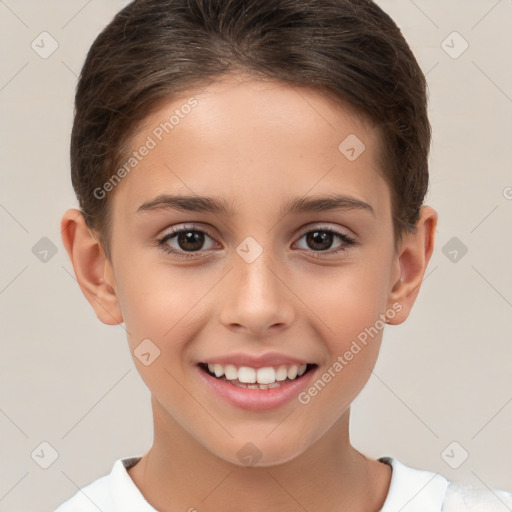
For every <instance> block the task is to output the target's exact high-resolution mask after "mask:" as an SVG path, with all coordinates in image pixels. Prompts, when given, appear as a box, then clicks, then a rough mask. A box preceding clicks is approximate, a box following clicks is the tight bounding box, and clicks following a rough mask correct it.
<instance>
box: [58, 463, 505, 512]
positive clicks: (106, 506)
mask: <svg viewBox="0 0 512 512" xmlns="http://www.w3.org/2000/svg"><path fill="white" fill-rule="evenodd" d="M139 460H140V457H128V458H125V459H118V460H116V462H115V463H114V466H113V468H112V471H111V472H110V474H108V475H105V476H102V477H101V478H98V479H97V480H95V481H94V482H92V483H91V484H89V485H87V486H85V487H84V488H83V489H81V490H80V491H78V492H77V493H76V494H75V495H74V496H72V497H71V498H70V499H69V500H68V501H66V502H65V503H63V504H62V505H60V507H58V508H57V509H56V510H55V512H98V510H101V511H102V512H158V511H157V510H156V509H155V508H153V507H152V506H151V505H150V504H149V503H148V502H147V501H146V500H145V499H144V496H143V495H142V493H141V492H140V491H139V489H138V487H137V486H136V485H135V483H134V482H133V480H132V479H131V477H130V475H129V474H128V471H127V469H129V468H130V467H131V466H133V465H134V464H135V463H137V462H138V461H139ZM378 460H380V461H381V462H384V463H386V464H389V465H390V466H391V468H392V475H391V484H390V487H389V492H388V496H387V498H386V501H385V503H384V506H383V507H382V508H381V510H380V511H379V512H399V511H400V512H509V511H510V510H512V493H509V492H506V491H502V490H488V491H487V490H477V489H474V488H471V487H468V486H463V485H460V484H456V483H452V482H449V481H448V480H447V479H446V478H445V477H443V476H441V475H440V474H438V473H432V472H430V471H424V470H420V469H415V468H411V467H408V466H406V465H404V464H402V463H401V462H399V461H398V460H396V459H393V458H391V457H381V458H379V459H378Z"/></svg>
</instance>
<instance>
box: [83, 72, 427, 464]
mask: <svg viewBox="0 0 512 512" xmlns="http://www.w3.org/2000/svg"><path fill="white" fill-rule="evenodd" d="M192 96H193V98H194V100H191V99H190V98H191V97H192ZM187 102H188V103H187ZM185 105H189V106H188V107H186V106H185ZM176 111H177V112H176ZM173 115H174V117H172V116H173ZM166 123H167V124H166ZM344 141H345V142H344ZM363 144H364V146H363ZM340 145H341V146H340ZM144 147H146V148H147V149H146V150H145V149H143V148H144ZM131 149H132V151H135V152H137V155H135V156H134V158H136V160H137V163H136V165H133V168H132V169H131V170H130V172H129V175H127V176H126V177H125V178H124V179H123V180H122V182H121V183H120V184H119V185H118V186H117V187H116V189H115V190H114V191H113V192H110V193H112V194H113V196H112V203H111V207H112V215H113V217H112V219H113V231H112V239H111V249H112V262H111V263H110V262H108V261H106V262H105V274H104V275H105V279H106V283H107V284H109V285H111V286H112V296H111V298H109V299H106V298H105V302H104V304H103V308H100V307H99V306H98V302H97V301H95V304H96V308H98V309H97V312H98V316H100V318H102V316H101V315H103V313H102V312H101V311H105V310H107V309H108V310H109V311H110V317H108V318H107V317H105V316H104V317H103V320H104V321H105V322H107V323H115V322H113V321H112V322H111V321H109V318H110V319H112V318H114V317H115V318H117V321H124V323H125V326H126V330H127V331H128V333H129V334H128V340H129V345H130V349H131V351H132V354H133V357H134V362H135V365H136V367H137V369H138V371H139V372H140V375H141V377H142V379H143V380H144V382H145V383H146V385H147V386H148V388H149V390H150V391H151V393H152V402H153V408H154V417H155V424H158V425H165V426H166V428H167V429H168V431H170V432H172V431H174V432H180V435H182V436H183V435H185V436H188V437H190V438H191V439H193V440H194V442H196V443H197V444H198V446H201V447H203V448H205V449H206V450H207V451H208V452H210V453H213V454H215V455H217V456H218V457H220V458H222V459H224V460H226V461H229V462H232V463H235V464H238V465H242V464H243V463H244V461H245V460H248V459H245V458H244V457H245V456H246V455H248V456H253V460H254V461H255V462H256V459H259V462H258V464H260V465H269V464H276V463H280V462H285V461H288V460H291V459H293V458H295V457H297V456H299V455H300V454H302V453H304V452H306V451H307V450H308V449H309V448H311V447H312V446H314V445H315V443H317V442H318V441H319V440H320V439H321V438H322V437H323V436H325V434H326V433H327V432H329V431H335V430H336V429H342V428H346V425H347V420H348V414H349V406H350V404H351V402H352V401H353V400H354V398H355V397H356V396H357V395H358V393H359V392H360V391H361V389H362V388H363V386H364V385H365V384H366V382H367V380H368V378H369V376H370V374H371V371H372V369H373V367H374V364H375V362H376V359H377V355H378V351H379V346H380V343H381V337H382V332H383V331H382V328H383V326H384V320H385V316H386V315H387V318H388V320H389V321H390V322H389V323H400V322H401V321H403V320H404V319H405V317H406V316H407V314H408V311H409V309H410V306H412V302H413V301H414V297H415V293H417V287H418V286H419V283H420V282H421V275H422V272H423V271H424V267H425V266H426V262H428V257H429V254H427V256H425V247H424V245H422V243H423V242H421V243H420V242H418V237H416V238H414V239H413V238H411V244H410V251H409V252H402V253H400V252H396V251H395V248H394V238H393V223H392V211H391V199H390V191H389V188H388V185H387V184H386V182H385V180H384V179H383V178H382V176H381V172H382V169H381V168H380V167H379V164H380V160H379V159H380V157H379V134H378V132H377V131H376V130H375V129H374V128H373V127H372V126H371V125H370V124H369V123H367V122H365V121H363V120H361V119H360V118H358V117H356V116H355V115H353V114H351V112H350V110H348V109H345V108H342V107H341V106H339V105H337V106H335V105H334V104H333V103H331V102H329V100H328V99H327V98H325V97H323V96H321V95H320V94H319V93H318V92H316V91H314V90H311V89H306V88H302V87H293V86H290V85H285V84H281V83H276V82H266V83H263V82H259V81H255V80H254V79H251V78H249V77H245V78H242V79H240V77H235V76H230V77H223V78H222V79H221V80H219V81H218V82H216V83H214V84H212V85H210V86H209V87H207V88H205V89H202V90H201V91H198V92H197V93H194V94H193V95H192V94H190V95H183V97H182V98H180V99H176V100H173V101H172V102H170V103H168V104H166V105H165V106H164V107H162V108H160V109H159V110H158V111H156V112H155V113H153V114H152V115H151V116H150V117H149V118H148V119H146V121H145V122H144V126H143V127H141V129H140V130H139V131H138V132H137V134H136V136H135V137H134V138H133V140H132V141H131ZM131 164H134V161H132V162H131ZM131 164H130V165H131ZM171 196H182V199H181V200H180V201H176V200H175V201H174V207H172V204H171V203H172V199H171ZM205 197H208V198H209V199H208V200H206V199H200V198H205ZM321 199H325V201H323V202H322V201H320V200H321ZM334 199H336V200H337V201H338V202H337V203H336V202H335V201H334ZM312 201H317V202H316V203H312ZM296 202H297V203H296ZM295 203H296V206H297V208H295V209H294V210H290V209H289V207H290V205H292V204H295ZM301 204H302V206H305V205H307V204H310V205H313V206H315V205H316V208H315V207H313V208H309V209H308V208H305V209H302V210H301V209H300V206H301ZM335 204H337V206H335ZM180 205H181V207H179V206H180ZM213 205H215V208H212V206H213ZM218 206H223V207H225V210H226V211H224V210H221V209H219V208H218ZM431 215H432V214H431ZM434 228H435V226H434V227H431V231H432V230H433V229H434ZM173 230H183V231H182V233H181V234H179V233H178V234H175V235H174V236H173V232H172V231H173ZM411 236H412V235H411ZM420 238H424V237H420ZM159 240H160V242H159ZM406 240H408V239H407V238H406ZM159 244H160V245H159ZM414 244H416V245H417V246H418V247H419V249H418V250H416V252H414V250H415V249H414V247H416V246H414ZM420 246H421V247H420ZM402 247H404V246H402ZM427 252H428V248H427ZM414 290H416V291H414ZM109 300H110V302H108V301H109ZM91 303H92V302H91ZM93 305H94V304H93ZM100 310H101V311H100ZM207 364H210V365H211V366H210V369H211V370H212V371H213V372H215V370H217V372H218V373H219V374H220V373H221V372H222V373H224V375H223V376H222V377H220V378H217V377H215V376H213V375H211V374H209V373H208V372H207V366H206V365H207ZM214 364H217V365H218V366H213V365H214ZM306 364H307V367H306V371H305V373H303V375H302V376H299V377H298V378H295V379H293V377H294V374H295V373H296V372H297V371H298V372H299V373H302V372H304V365H306ZM241 367H244V369H242V370H240V368H241ZM280 367H281V368H280ZM262 368H267V369H265V370H262ZM268 368H272V369H273V370H269V369H268ZM294 368H296V369H294ZM258 370H261V371H258ZM234 372H235V373H234ZM255 374H256V376H257V377H258V379H259V380H260V381H262V382H265V383H267V384H266V385H267V386H268V389H260V388H259V386H258V385H257V384H254V386H251V387H249V388H248V387H247V384H245V387H240V386H237V385H235V384H237V383H239V381H236V380H234V379H235V378H237V377H239V378H240V380H249V381H250V380H251V379H253V378H254V376H255ZM284 376H286V380H285V381H282V380H279V379H282V378H283V377H284ZM290 376H291V377H292V378H289V377H290ZM227 377H228V378H229V379H228V378H227ZM276 378H277V379H278V380H277V381H276V380H275V379H276ZM315 383H316V385H315ZM256 387H257V389H255V388H256ZM262 387H263V388H264V387H265V385H264V386H262ZM248 443H251V444H248Z"/></svg>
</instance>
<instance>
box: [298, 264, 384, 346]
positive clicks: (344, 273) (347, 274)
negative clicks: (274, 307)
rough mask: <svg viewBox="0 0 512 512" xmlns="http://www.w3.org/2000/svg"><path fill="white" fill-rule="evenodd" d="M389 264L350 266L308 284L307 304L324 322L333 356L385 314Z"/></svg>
mask: <svg viewBox="0 0 512 512" xmlns="http://www.w3.org/2000/svg"><path fill="white" fill-rule="evenodd" d="M385 268H386V263H385V262H382V263H376V264H374V265H368V264H367V262H365V264H364V265H363V264H357V263H354V264H351V265H347V266H345V267H339V268H337V269H332V268H331V269H329V271H328V272H325V273H323V274H322V273H318V272H317V273H316V274H315V276H314V278H311V279H308V280H307V294H306V295H305V297H307V304H308V306H310V308H311V310H312V311H313V312H314V313H315V314H316V315H317V316H318V318H320V319H321V320H322V324H323V326H324V335H325V339H326V340H330V341H329V345H330V347H331V352H333V351H334V352H336V353H332V354H331V355H332V356H337V355H339V354H340V352H342V351H345V350H346V348H345V347H346V346H347V345H350V342H351V341H352V340H353V339H356V338H357V336H358V335H359V334H360V333H361V332H364V330H365V329H366V328H370V327H371V326H373V325H374V324H375V322H376V321H377V320H378V319H379V315H380V314H381V313H384V312H385V308H386V304H387V292H388V290H387V287H388V276H387V274H386V273H385V272H384V269H385Z"/></svg>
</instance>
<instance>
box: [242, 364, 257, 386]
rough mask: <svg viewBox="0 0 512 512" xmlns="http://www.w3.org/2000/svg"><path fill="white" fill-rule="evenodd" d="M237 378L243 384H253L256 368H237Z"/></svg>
mask: <svg viewBox="0 0 512 512" xmlns="http://www.w3.org/2000/svg"><path fill="white" fill-rule="evenodd" d="M238 380H239V381H240V382H243V383H244V384H254V383H255V382H256V370H255V369H254V368H249V367H248V366H241V367H240V368H238Z"/></svg>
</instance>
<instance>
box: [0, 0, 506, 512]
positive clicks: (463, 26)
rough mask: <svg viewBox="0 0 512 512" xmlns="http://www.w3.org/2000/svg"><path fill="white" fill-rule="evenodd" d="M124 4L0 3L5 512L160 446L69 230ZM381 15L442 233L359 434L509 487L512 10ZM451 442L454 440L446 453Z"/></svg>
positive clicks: (375, 450) (359, 407)
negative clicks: (79, 138)
mask: <svg viewBox="0 0 512 512" xmlns="http://www.w3.org/2000/svg"><path fill="white" fill-rule="evenodd" d="M126 3H127V2H126V1H124V0H123V1H121V0H109V1H108V2H107V1H100V0H90V1H85V0H66V1H55V0H52V1H50V0H45V1H41V0H24V1H22V0H4V1H2V0H0V38H1V39H0V43H1V44H0V52H1V61H0V62H1V69H0V109H1V110H0V112H1V113H0V116H1V117H0V119H1V122H0V130H1V131H0V147H1V175H0V176H1V188H0V225H1V229H2V231H1V234H2V236H1V238H0V244H1V245H0V250H1V254H2V264H1V265H0V308H1V317H0V319H1V324H0V329H1V331H0V335H1V352H0V354H1V357H0V390H1V392H0V393H1V394H0V453H1V461H2V466H1V467H2V469H1V470H0V511H7V510H8V511H10V512H18V511H23V512H27V511H36V510H37V511H43V512H44V511H52V510H53V509H54V508H55V507H56V506H57V505H58V504H60V503H61V502H62V501H64V500H65V499H67V498H68V497H70V496H71V495H72V494H74V493H75V492H76V491H77V490H78V489H79V488H80V487H83V486H84V485H86V484H88V483H89V482H91V481H92V480H94V479H96V478H98V477H99V476H101V475H103V474H106V473H108V472H110V470H111V467H112V464H113V462H114V461H115V460H116V459H117V458H120V457H127V456H130V455H142V454H143V453H144V452H145V451H146V450H147V449H149V447H150V445H151V442H152V423H151V410H150V403H149V398H150V397H149V392H148V391H147V389H146V388H145V386H144V384H143V382H142V380H141V379H140V377H139V375H138V373H137V371H136V369H135V366H134V364H133V362H132V359H131V357H130V354H129V350H128V348H127V342H126V339H125V332H124V329H123V327H122V326H116V327H109V326H105V325H103V324H101V323H100V322H99V320H97V318H96V316H95V315H94V312H93V310H92V308H91V307H90V306H89V304H88V303H87V301H86V299H85V298H84V297H83V295H82V293H81V291H80V289H79V287H78V285H77V283H76V280H75V278H74V274H73V271H72V267H71V264H70V262H69V261H68V258H67V254H66V253H65V250H64V247H63V245H62V242H61V238H60V226H59V224H60V218H61V215H62V213H63V212H64V211H65V210H66V209H67V208H69V207H75V206H76V205H77V203H76V200H75V197H74V194H73V190H72V187H71V181H70V176H69V157H68V152H69V136H70V130H71V123H72V114H73V105H72V103H73V95H74V88H75V84H76V80H77V75H78V73H79V71H80V69H81V66H82V64H83V61H84V58H85V55H86V52H87V50H88V48H89V46H90V45H91V43H92V42H93V40H94V38H95V37H96V35H97V34H98V33H99V31H100V30H101V29H102V28H103V27H104V26H105V25H106V24H107V23H108V22H109V21H110V19H111V17H112V16H113V15H114V14H115V13H116V12H117V11H118V10H119V9H120V8H121V7H122V6H124V5H125V4H126ZM379 4H380V5H381V6H382V7H383V8H384V9H385V10H386V11H387V12H388V13H389V14H390V15H391V16H392V17H393V18H394V19H395V20H396V22H397V23H398V25H399V26H400V27H401V29H402V31H403V32H404V35H405V36H406V38H407V39H408V41H409V43H410V45H411V46H412V48H413V51H414V52H415V54H416V56H417V58H418V60H419V62H420V65H421V66H422V69H423V70H424V71H425V73H427V79H428V82H429V88H430V115H431V122H432V126H433V129H434V141H433V147H432V155H431V192H430V194H429V196H428V200H427V203H428V204H430V205H431V206H433V207H434V208H436V209H437V211H438V213H439V217H440V223H439V228H438V238H437V246H436V249H435V252H434V255H433V258H432V260H431V263H430V265H429V269H428V270H427V274H426V277H425V281H424V284H423V288H422V291H421V293H420V296H419V298H418V300H417V304H416V306H415V309H414V310H413V313H412V315H411V316H410V318H409V320H408V321H407V322H406V323H405V324H403V325H401V326H396V327H394V326H391V327H388V328H386V331H385V336H384V343H383V349H382V352H381V355H380V359H379V362H378V364H377V367H376V368H375V373H374V375H373V376H372V378H371V380H370V382H369V383H368V385H367V386H366V388H365V389H364V390H363V392H362V394H361V395H360V396H359V397H358V399H357V400H356V403H355V404H354V406H353V418H352V424H351V431H352V440H353V443H354V445H355V446H356V447H357V448H358V449H360V450H361V451H363V452H364V453H367V454H368V455H370V456H373V457H379V456H382V455H390V456H393V457H396V458H398V459H399V460H401V461H402V462H404V463H406V464H408V465H411V466H414V467H420V468H424V469H429V470H432V471H436V472H440V473H442V474H444V475H445V476H447V477H448V478H450V479H453V480H460V479H465V480H467V481H469V482H471V483H474V484H475V485H477V486H479V487H486V486H491V487H500V488H504V489H507V490H512V442H511V437H510V432H511V431H512V429H511V426H512V372H511V356H512V340H511V338H512V337H511V332H512V315H511V313H512V309H511V308H512V272H511V271H510V263H511V261H512V242H511V229H510V221H511V219H512V200H511V199H512V188H507V187H512V173H511V162H512V149H511V148H512V67H511V65H510V57H511V50H512V31H511V30H510V23H511V20H512V1H511V0H500V1H496V0H415V1H412V0H380V1H379ZM43 31H47V32H49V33H50V34H51V36H52V37H53V38H54V39H55V40H56V41H57V42H58V44H59V47H58V49H57V50H56V51H55V53H53V54H52V55H51V56H50V57H49V58H47V59H43V58H41V57H40V56H39V55H38V54H37V53H36V52H35V51H34V50H33V49H32V48H31V43H32V41H33V40H36V42H37V41H40V38H39V39H38V36H39V34H41V32H43ZM454 31H457V32H458V33H460V35H461V36H462V37H463V38H464V40H466V41H467V42H468V43H469V48H468V49H467V51H465V52H464V53H463V54H462V55H461V56H460V57H458V58H453V55H455V52H458V51H459V50H460V49H461V48H463V47H462V46H461V44H463V41H462V40H461V39H458V38H457V36H450V37H449V38H448V39H447V40H446V43H445V45H444V46H445V48H446V49H447V50H448V51H449V52H451V53H452V56H450V55H448V53H447V52H446V51H445V50H444V49H443V47H442V42H443V41H444V40H445V39H446V38H447V36H449V35H450V34H452V32H454ZM446 45H447V46H446ZM450 47H452V48H450ZM46 48H48V46H46ZM43 237H47V238H48V239H50V240H51V241H52V242H53V244H54V245H55V246H56V248H57V253H56V254H55V255H54V256H53V257H50V256H51V253H50V254H49V255H48V261H46V262H42V261H40V259H39V258H38V257H36V255H35V254H34V253H33V251H32V248H33V247H34V246H35V245H36V243H38V242H39V240H40V239H41V238H43ZM453 237H457V238H458V239H459V241H460V243H463V244H464V245H465V246H466V247H467V249H468V251H467V254H465V255H464V256H462V257H461V252H460V251H459V253H458V261H456V262H453V261H451V260H450V259H449V258H448V257H447V256H446V255H445V254H444V253H443V247H444V246H446V244H447V243H448V242H449V241H450V239H452V238H453ZM448 249H450V250H451V248H450V246H448ZM445 252H447V253H448V250H445ZM452 256H453V254H452ZM44 441H45V442H47V443H49V444H50V445H51V446H52V447H53V448H54V449H55V450H56V451H57V452H58V458H57V460H56V461H55V462H54V463H53V464H52V465H51V466H50V467H49V468H48V469H42V468H41V467H40V465H39V464H38V463H37V462H36V461H38V462H44V460H43V459H44V458H45V457H46V458H47V457H49V454H50V451H49V450H48V448H45V447H44V446H43V453H44V454H45V455H44V457H41V456H40V457H37V456H36V455H34V458H32V455H31V454H33V453H34V451H35V453H39V454H41V447H40V444H41V443H42V442H44ZM453 441H456V442H457V443H459V445H460V447H459V445H456V446H455V449H454V450H453V451H451V450H450V449H449V450H448V455H449V456H451V458H450V457H444V458H443V456H442V453H443V451H444V450H445V448H446V447H447V446H449V445H450V443H452V442H453ZM462 450H466V451H467V452H468V453H469V458H468V459H467V460H466V461H465V462H464V463H463V464H462V465H461V466H460V467H459V468H458V469H452V468H451V467H450V466H449V465H448V463H447V462H446V460H449V461H450V462H451V463H452V465H453V464H454V462H453V461H455V462H457V461H458V460H459V459H460V457H461V456H462V454H463V452H462ZM504 510H506V509H505V508H504Z"/></svg>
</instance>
